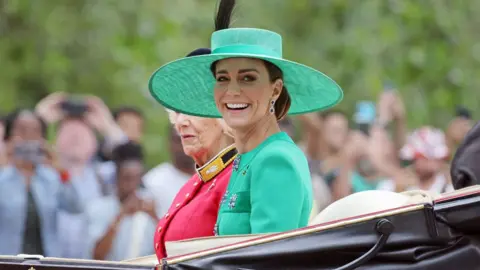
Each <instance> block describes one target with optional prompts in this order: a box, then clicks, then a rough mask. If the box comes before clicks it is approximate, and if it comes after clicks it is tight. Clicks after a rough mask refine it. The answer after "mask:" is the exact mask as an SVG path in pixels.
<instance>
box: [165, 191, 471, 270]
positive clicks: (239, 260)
mask: <svg viewBox="0 0 480 270" xmlns="http://www.w3.org/2000/svg"><path fill="white" fill-rule="evenodd" d="M382 220H383V221H385V220H387V221H388V222H390V223H391V224H392V225H393V226H394V229H393V232H392V233H391V235H390V237H388V240H387V242H386V244H385V245H384V246H383V247H382V248H381V249H380V250H379V252H378V253H376V254H374V256H373V258H371V259H370V260H368V261H366V262H364V263H361V265H360V266H358V267H354V268H348V267H345V266H346V265H348V264H349V263H350V262H352V261H354V260H356V259H357V258H359V257H361V256H362V255H364V254H366V253H367V252H368V251H369V250H371V249H372V247H373V246H374V245H375V244H376V243H377V242H378V239H379V235H378V233H377V232H376V231H375V228H376V227H378V222H379V221H382ZM161 267H162V269H165V270H186V269H212V270H217V269H218V270H220V269H221V270H223V269H258V270H260V269H298V270H302V269H318V270H327V269H342V270H343V269H359V270H367V269H368V270H403V269H405V270H407V269H408V270H430V269H431V270H453V269H462V270H470V269H472V270H474V269H480V192H479V191H478V190H476V191H474V192H470V193H468V192H466V193H464V194H461V195H460V196H458V195H457V196H451V197H446V198H443V199H440V200H437V201H435V203H434V205H433V206H432V205H412V206H406V207H402V208H398V209H392V210H389V211H383V212H378V213H372V214H369V215H366V216H364V217H357V218H355V219H351V220H343V221H337V222H334V223H332V224H321V225H318V226H313V227H308V228H305V229H301V230H297V231H293V232H288V233H282V234H278V235H276V236H267V237H264V238H258V239H255V240H251V241H247V242H246V243H240V244H234V245H230V246H224V247H220V248H215V249H212V250H207V251H204V252H198V253H194V254H188V255H182V256H179V257H173V258H167V259H166V260H164V261H163V262H162V266H161Z"/></svg>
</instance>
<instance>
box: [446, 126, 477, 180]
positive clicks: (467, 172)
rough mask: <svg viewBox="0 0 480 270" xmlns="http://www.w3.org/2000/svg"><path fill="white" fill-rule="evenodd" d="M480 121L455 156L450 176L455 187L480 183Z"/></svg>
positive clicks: (468, 134)
mask: <svg viewBox="0 0 480 270" xmlns="http://www.w3.org/2000/svg"><path fill="white" fill-rule="evenodd" d="M479 160H480V122H478V123H477V124H476V125H475V126H474V127H473V128H472V129H471V130H470V131H469V132H468V133H467V135H466V136H465V139H464V140H463V142H462V143H461V144H460V147H458V150H457V152H456V153H455V155H454V156H453V160H452V165H451V168H450V176H451V177H452V184H453V187H454V188H455V189H461V188H465V187H469V186H474V185H480V163H479V162H478V161H479Z"/></svg>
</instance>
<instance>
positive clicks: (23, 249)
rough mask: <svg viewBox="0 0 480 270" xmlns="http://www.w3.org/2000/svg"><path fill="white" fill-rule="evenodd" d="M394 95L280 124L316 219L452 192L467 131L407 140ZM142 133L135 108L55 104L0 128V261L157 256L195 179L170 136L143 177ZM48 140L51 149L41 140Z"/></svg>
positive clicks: (48, 101) (84, 99)
mask: <svg viewBox="0 0 480 270" xmlns="http://www.w3.org/2000/svg"><path fill="white" fill-rule="evenodd" d="M405 115H406V114H405V107H404V102H403V100H402V98H401V96H400V95H399V92H398V91H396V90H394V89H386V91H384V92H382V93H381V94H380V96H379V97H378V100H376V101H359V102H358V103H357V108H356V113H355V114H354V115H353V116H351V117H350V116H349V115H347V114H345V113H343V112H341V111H336V110H328V111H325V112H322V113H321V114H318V113H313V114H307V115H301V116H295V117H290V118H286V119H284V120H282V121H281V128H282V129H283V130H284V131H285V132H287V133H288V134H289V135H290V136H291V137H292V138H294V139H295V141H296V142H297V143H298V145H299V146H301V147H302V149H303V150H304V151H305V154H306V156H307V157H308V159H309V163H310V169H311V174H312V185H313V187H314V192H315V194H314V195H315V202H314V210H313V212H312V215H314V214H316V213H318V212H319V211H321V210H322V209H324V208H325V207H326V206H327V205H329V204H330V203H332V202H333V201H336V200H338V199H341V198H343V197H345V196H348V195H349V194H351V193H354V192H360V191H366V190H374V189H382V190H390V191H396V192H401V191H406V190H409V189H422V190H428V191H432V192H438V193H443V192H448V191H450V190H452V189H453V187H452V185H451V180H450V177H449V160H450V158H451V156H452V154H453V153H454V152H455V149H456V146H457V145H458V144H459V143H460V142H461V141H462V140H463V137H464V136H465V134H466V133H467V132H468V130H469V129H470V128H471V127H472V122H471V117H470V113H469V111H468V110H466V109H459V110H457V114H456V116H455V117H453V118H452V120H451V122H450V123H449V124H448V128H447V129H446V130H441V129H439V128H436V127H431V126H422V127H418V128H417V129H414V130H408V129H407V126H406V122H407V120H406V119H405ZM144 128H145V121H144V116H143V115H142V112H141V110H140V109H138V108H134V107H129V106H125V107H121V108H116V109H112V110H111V109H110V108H108V107H107V106H106V105H105V104H104V102H103V101H102V100H101V99H99V98H98V97H95V96H81V97H79V96H71V95H67V94H64V93H54V94H51V95H49V96H47V97H45V98H44V99H43V100H41V101H40V102H39V103H38V104H37V106H36V107H35V108H31V109H18V110H16V111H13V112H10V113H8V114H6V115H5V116H4V117H2V121H1V124H0V136H1V138H3V140H0V166H1V168H0V254H2V255H17V254H22V253H24V254H42V255H44V256H50V257H67V258H86V259H97V260H125V259H129V258H135V257H140V256H145V255H151V254H154V249H153V235H154V230H155V226H156V224H157V222H158V219H159V217H161V216H163V215H164V214H165V213H166V212H167V210H168V207H169V206H170V204H171V203H172V200H173V199H174V196H175V195H176V194H177V192H178V191H179V189H180V188H181V187H182V186H183V184H184V183H185V182H186V181H187V180H188V179H189V178H190V177H191V176H192V175H193V174H194V173H195V166H194V161H193V159H192V157H190V156H188V155H186V154H185V153H184V149H183V147H182V141H181V138H180V137H179V136H178V134H177V133H176V131H175V129H174V128H173V127H169V129H168V132H167V134H168V139H169V144H168V149H165V151H169V153H170V156H171V160H170V161H169V162H165V163H161V164H158V165H157V166H155V167H154V168H151V169H147V168H146V166H145V161H144V154H143V152H144V150H143V148H145V147H148V145H143V146H142V143H141V142H142V136H143V134H144ZM49 138H54V139H53V140H51V139H50V140H48V139H49Z"/></svg>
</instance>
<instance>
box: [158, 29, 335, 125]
mask: <svg viewBox="0 0 480 270" xmlns="http://www.w3.org/2000/svg"><path fill="white" fill-rule="evenodd" d="M211 49H212V53H211V54H209V55H199V56H191V57H185V58H181V59H178V60H175V61H173V62H170V63H168V64H165V65H164V66H162V67H160V68H159V69H158V70H157V71H155V73H153V75H152V76H151V77H150V81H149V89H150V93H151V94H152V96H153V97H154V98H155V99H156V100H157V101H158V102H160V103H161V104H162V105H163V106H165V107H167V108H169V109H172V110H174V111H176V112H180V113H184V114H188V115H194V116H200V117H208V118H220V117H221V115H220V113H219V111H218V109H217V107H216V105H215V101H214V98H213V90H214V85H215V77H214V75H213V74H212V72H211V70H210V67H211V65H212V63H214V62H215V61H218V60H222V59H226V58H233V57H247V58H256V59H262V60H265V61H268V62H271V63H272V64H274V65H276V66H277V67H278V68H280V69H281V70H282V72H283V77H284V78H283V81H284V86H285V87H286V89H287V91H288V93H289V94H290V97H291V101H292V103H291V107H290V110H289V111H288V114H302V113H308V112H314V111H320V110H324V109H327V108H330V107H332V106H334V105H336V104H337V103H339V102H340V101H341V100H342V98H343V92H342V89H341V88H340V86H338V85H337V83H335V81H333V80H332V79H330V78H329V77H328V76H327V75H325V74H323V73H321V72H319V71H317V70H315V69H313V68H311V67H308V66H305V65H302V64H299V63H295V62H292V61H289V60H285V59H283V58H282V37H281V36H280V35H279V34H277V33H275V32H272V31H268V30H263V29H255V28H229V29H225V30H220V31H216V32H214V33H213V34H212V37H211Z"/></svg>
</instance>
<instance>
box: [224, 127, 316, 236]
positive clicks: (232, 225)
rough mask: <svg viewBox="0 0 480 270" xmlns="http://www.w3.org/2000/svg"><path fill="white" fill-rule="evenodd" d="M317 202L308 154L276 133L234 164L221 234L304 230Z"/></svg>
mask: <svg viewBox="0 0 480 270" xmlns="http://www.w3.org/2000/svg"><path fill="white" fill-rule="evenodd" d="M312 201H313V197H312V183H311V179H310V171H309V168H308V163H307V159H306V157H305V155H304V154H303V152H302V151H301V150H300V148H298V147H297V146H296V145H295V143H294V142H293V141H292V139H290V137H288V135H287V134H286V133H284V132H280V133H277V134H274V135H272V136H270V137H269V138H267V139H266V140H265V141H264V142H262V143H261V144H260V145H259V146H257V147H256V148H255V149H253V150H252V151H250V152H247V153H243V154H239V155H238V156H237V160H235V161H234V164H233V172H232V175H231V177H230V182H229V185H228V188H227V191H226V192H225V195H224V196H223V199H222V201H221V204H220V209H219V213H218V218H217V223H216V225H215V234H216V235H238V234H256V233H273V232H284V231H288V230H293V229H298V228H301V227H304V226H306V225H307V224H308V220H309V217H310V212H311V210H312Z"/></svg>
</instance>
